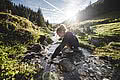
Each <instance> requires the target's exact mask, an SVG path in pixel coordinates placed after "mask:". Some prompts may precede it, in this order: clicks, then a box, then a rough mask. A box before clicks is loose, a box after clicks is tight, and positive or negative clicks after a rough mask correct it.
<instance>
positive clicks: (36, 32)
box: [0, 12, 45, 80]
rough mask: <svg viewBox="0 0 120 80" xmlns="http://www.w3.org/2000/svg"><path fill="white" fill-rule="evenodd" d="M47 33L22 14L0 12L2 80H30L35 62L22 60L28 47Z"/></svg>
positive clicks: (0, 77) (0, 71)
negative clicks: (21, 15)
mask: <svg viewBox="0 0 120 80" xmlns="http://www.w3.org/2000/svg"><path fill="white" fill-rule="evenodd" d="M44 34H45V33H44V32H43V31H41V29H40V28H38V27H36V26H35V25H34V24H33V23H32V22H30V21H29V20H27V19H26V18H23V17H20V16H14V15H11V14H9V13H3V12H0V80H4V79H5V80H14V79H19V80H30V79H33V77H34V75H35V74H36V71H37V68H36V67H35V66H36V65H35V64H28V63H23V62H21V60H22V58H23V56H24V55H25V54H24V53H25V52H26V51H27V47H28V45H29V44H31V43H36V42H37V40H38V39H39V37H40V35H44Z"/></svg>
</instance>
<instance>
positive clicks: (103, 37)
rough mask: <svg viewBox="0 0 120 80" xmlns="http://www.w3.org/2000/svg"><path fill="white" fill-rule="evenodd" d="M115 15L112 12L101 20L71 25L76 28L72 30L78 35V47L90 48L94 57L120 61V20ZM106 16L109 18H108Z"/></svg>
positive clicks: (99, 18)
mask: <svg viewBox="0 0 120 80" xmlns="http://www.w3.org/2000/svg"><path fill="white" fill-rule="evenodd" d="M118 13H119V12H118ZM116 14H117V12H112V13H109V14H105V15H103V16H101V17H102V18H101V17H98V18H96V19H93V20H86V21H83V22H80V23H78V24H77V25H76V24H75V25H73V26H76V29H74V28H72V29H73V31H74V32H76V34H78V35H79V37H78V38H79V42H80V45H82V47H84V48H87V49H89V48H90V49H91V50H92V51H93V54H94V55H98V56H110V57H112V58H113V59H120V52H119V50H120V48H119V46H120V45H119V44H120V38H119V37H120V18H119V16H118V15H116ZM107 15H108V16H110V17H109V18H108V17H107ZM115 16H116V17H115ZM86 28H89V29H86ZM84 29H85V30H84ZM82 30H84V31H82ZM86 30H87V31H86Z"/></svg>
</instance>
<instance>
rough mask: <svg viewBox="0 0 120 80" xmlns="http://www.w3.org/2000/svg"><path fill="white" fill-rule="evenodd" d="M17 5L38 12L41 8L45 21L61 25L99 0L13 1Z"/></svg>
mask: <svg viewBox="0 0 120 80" xmlns="http://www.w3.org/2000/svg"><path fill="white" fill-rule="evenodd" d="M12 1H13V2H14V3H16V4H23V5H24V6H26V7H29V8H31V9H32V10H34V11H37V10H38V8H41V10H42V13H43V16H44V18H45V20H49V22H50V23H61V22H63V21H64V20H67V19H68V18H72V17H74V18H75V14H76V13H77V12H78V11H79V10H83V9H85V7H87V6H88V5H89V4H90V1H91V2H92V3H94V2H96V1H97V0H12Z"/></svg>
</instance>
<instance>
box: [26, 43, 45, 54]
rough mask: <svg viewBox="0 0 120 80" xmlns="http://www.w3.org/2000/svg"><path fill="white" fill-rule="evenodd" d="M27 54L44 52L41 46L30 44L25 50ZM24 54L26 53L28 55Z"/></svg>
mask: <svg viewBox="0 0 120 80" xmlns="http://www.w3.org/2000/svg"><path fill="white" fill-rule="evenodd" d="M27 50H28V52H40V51H42V50H44V46H42V45H41V44H38V43H37V44H31V45H30V46H29V47H28V48H27ZM28 52H26V53H28Z"/></svg>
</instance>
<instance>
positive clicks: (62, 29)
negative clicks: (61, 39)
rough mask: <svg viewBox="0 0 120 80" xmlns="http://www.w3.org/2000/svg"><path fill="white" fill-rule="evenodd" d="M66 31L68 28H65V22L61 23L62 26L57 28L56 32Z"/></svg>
mask: <svg viewBox="0 0 120 80" xmlns="http://www.w3.org/2000/svg"><path fill="white" fill-rule="evenodd" d="M65 31H66V28H65V25H63V24H60V26H59V27H58V28H57V30H56V32H57V33H58V32H65Z"/></svg>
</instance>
